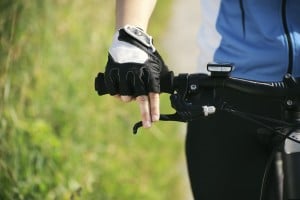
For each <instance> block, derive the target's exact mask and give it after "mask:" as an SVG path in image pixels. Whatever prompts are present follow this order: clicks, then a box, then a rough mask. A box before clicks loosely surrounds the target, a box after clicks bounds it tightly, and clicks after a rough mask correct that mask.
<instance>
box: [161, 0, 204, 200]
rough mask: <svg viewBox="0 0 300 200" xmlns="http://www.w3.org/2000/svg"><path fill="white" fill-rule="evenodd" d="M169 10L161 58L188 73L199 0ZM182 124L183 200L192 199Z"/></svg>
mask: <svg viewBox="0 0 300 200" xmlns="http://www.w3.org/2000/svg"><path fill="white" fill-rule="evenodd" d="M172 6H173V8H172V9H173V11H172V16H171V20H170V23H169V25H168V28H167V33H166V34H165V38H164V39H163V40H162V46H163V48H164V51H166V52H167V56H166V58H164V59H165V61H166V63H167V64H168V65H169V67H170V70H172V71H174V72H175V74H178V73H187V72H189V73H191V72H195V71H196V66H197V56H198V47H197V32H198V27H199V23H200V22H199V21H200V1H199V0H189V1H188V2H187V1H182V0H174V4H173V5H172ZM185 131H186V128H185V125H182V129H181V132H182V134H180V135H181V136H180V137H182V159H181V162H180V163H179V166H178V168H179V171H180V173H181V174H182V184H183V191H184V194H185V196H184V197H183V200H192V199H193V197H192V195H191V190H190V185H189V181H188V174H187V169H186V163H185V156H184V142H185Z"/></svg>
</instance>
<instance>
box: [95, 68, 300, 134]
mask: <svg viewBox="0 0 300 200" xmlns="http://www.w3.org/2000/svg"><path fill="white" fill-rule="evenodd" d="M231 69H232V66H231V65H230V64H208V70H209V71H210V73H211V74H210V75H207V74H201V73H195V74H179V75H178V76H174V73H173V72H172V71H170V72H169V73H168V74H166V75H165V76H163V77H162V78H161V80H160V85H161V92H163V93H169V94H171V96H170V99H171V104H172V107H173V108H174V109H175V110H176V113H174V114H168V115H161V116H160V120H163V121H180V122H188V121H192V120H194V119H196V118H199V117H202V116H207V115H209V114H213V113H214V112H215V111H216V108H215V107H218V106H217V105H215V104H217V103H216V102H215V100H214V99H211V100H210V101H209V105H201V104H199V105H198V104H197V105H194V104H193V103H191V102H190V99H189V95H190V94H198V93H199V94H200V93H201V92H203V90H214V89H217V88H220V89H222V88H229V89H233V90H236V91H239V92H242V93H245V94H250V95H258V96H264V97H270V98H273V97H274V98H283V99H285V100H287V101H290V102H292V104H293V102H294V101H298V104H299V99H300V79H296V78H294V77H293V76H292V75H290V74H286V75H285V76H284V77H283V80H282V81H281V82H259V81H253V80H247V79H241V78H235V77H230V72H231ZM95 90H96V91H97V92H98V94H99V95H104V94H108V90H107V87H106V85H105V79H104V74H103V73H99V74H98V76H97V77H96V79H95ZM296 106H297V107H298V108H299V107H300V105H297V104H296ZM219 107H222V106H220V105H219ZM141 126H142V124H141V122H138V123H136V124H135V126H134V128H133V132H134V133H136V132H137V129H138V128H139V127H141Z"/></svg>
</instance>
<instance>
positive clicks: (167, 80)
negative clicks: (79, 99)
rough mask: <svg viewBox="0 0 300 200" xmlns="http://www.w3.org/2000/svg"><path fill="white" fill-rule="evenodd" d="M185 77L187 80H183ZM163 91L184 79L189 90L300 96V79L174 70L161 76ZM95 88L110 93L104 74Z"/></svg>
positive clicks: (99, 77)
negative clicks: (259, 78)
mask: <svg viewBox="0 0 300 200" xmlns="http://www.w3.org/2000/svg"><path fill="white" fill-rule="evenodd" d="M183 79H185V80H183ZM160 81H161V92H162V93H169V94H173V93H174V92H175V91H177V90H178V88H179V87H180V86H179V85H180V84H181V83H182V81H185V82H187V83H186V84H187V85H186V86H187V90H191V91H193V93H196V92H197V91H198V90H199V89H201V88H229V89H233V90H237V91H240V92H243V93H247V94H251V95H259V96H267V97H300V81H299V80H298V79H295V78H294V77H293V76H291V75H290V74H287V75H285V76H284V79H283V81H281V82H258V81H252V80H247V79H241V78H235V77H228V76H223V75H217V76H216V75H214V74H212V75H211V76H209V75H207V74H201V73H199V74H179V75H178V76H174V74H173V72H172V71H171V72H169V73H168V74H167V75H165V76H164V77H162V78H161V80H160ZM95 90H96V91H97V92H98V94H99V95H105V94H109V92H108V90H107V87H106V84H105V80H104V74H103V73H99V74H98V76H97V77H96V79H95Z"/></svg>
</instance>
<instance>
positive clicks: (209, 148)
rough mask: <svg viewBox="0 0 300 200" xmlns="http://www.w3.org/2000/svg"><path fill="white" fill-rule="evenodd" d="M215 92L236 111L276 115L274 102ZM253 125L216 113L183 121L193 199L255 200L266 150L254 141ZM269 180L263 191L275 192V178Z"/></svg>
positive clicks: (225, 113)
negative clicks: (185, 129) (185, 126)
mask: <svg viewBox="0 0 300 200" xmlns="http://www.w3.org/2000/svg"><path fill="white" fill-rule="evenodd" d="M219 93H220V94H221V95H220V96H222V98H223V99H225V101H226V102H228V103H229V104H230V105H232V106H233V107H236V108H238V109H239V110H241V111H244V112H251V113H257V114H262V115H267V116H269V117H275V118H280V103H279V102H278V101H277V100H274V99H267V98H262V97H253V96H249V95H245V94H241V93H238V92H233V91H221V92H219ZM258 128H260V127H259V126H258V125H256V124H254V123H252V122H249V121H247V120H245V119H241V118H240V117H237V116H235V115H233V114H230V113H227V112H222V111H219V112H218V111H217V112H216V113H215V114H214V115H212V116H209V117H204V118H203V119H199V120H196V121H193V122H190V123H189V124H188V129H187V138H186V156H187V164H188V172H189V177H190V182H191V187H192V192H193V195H194V198H195V200H241V199H242V200H259V195H260V189H261V182H262V177H263V174H264V169H265V166H266V163H267V160H268V158H269V155H270V148H269V146H268V145H267V144H265V143H264V142H262V141H261V140H259V139H258V137H257V129H258ZM271 172H272V170H271ZM269 183H271V184H270V185H269V188H268V189H269V192H270V193H271V194H273V195H275V191H274V190H273V189H274V187H273V186H274V185H275V181H274V180H269ZM272 185H273V186H272ZM271 199H272V200H275V197H271Z"/></svg>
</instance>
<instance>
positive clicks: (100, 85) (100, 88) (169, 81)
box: [94, 71, 174, 95]
mask: <svg viewBox="0 0 300 200" xmlns="http://www.w3.org/2000/svg"><path fill="white" fill-rule="evenodd" d="M173 80H174V73H173V71H169V72H168V73H167V74H165V75H164V76H162V77H161V78H160V91H161V92H164V93H169V94H172V93H173V91H174V89H173ZM94 84H95V90H96V91H97V93H98V95H105V94H109V91H108V89H107V86H106V84H105V80H104V73H102V72H99V73H98V75H97V77H96V78H95V83H94Z"/></svg>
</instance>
